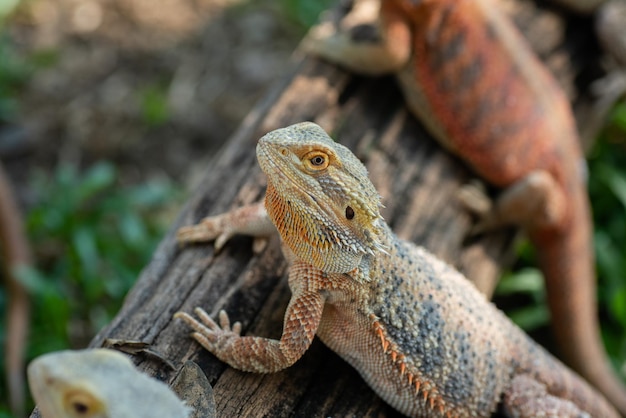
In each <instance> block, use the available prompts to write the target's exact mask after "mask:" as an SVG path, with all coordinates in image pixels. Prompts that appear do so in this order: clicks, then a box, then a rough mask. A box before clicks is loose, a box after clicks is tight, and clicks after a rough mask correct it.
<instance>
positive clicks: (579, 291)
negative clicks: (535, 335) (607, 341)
mask: <svg viewBox="0 0 626 418" xmlns="http://www.w3.org/2000/svg"><path fill="white" fill-rule="evenodd" d="M575 203H576V204H572V207H577V208H580V211H579V212H580V213H578V214H577V215H580V216H573V217H572V221H571V222H570V225H571V226H572V227H567V228H563V229H561V230H560V231H559V232H554V231H550V232H546V231H535V232H531V234H530V235H531V240H532V241H533V242H534V243H535V247H536V248H537V249H538V251H537V252H538V255H539V263H540V264H541V268H542V270H543V273H544V275H545V281H546V288H547V293H548V303H549V306H550V312H551V315H552V326H553V329H554V335H555V337H556V341H557V344H558V346H559V348H560V351H561V352H562V354H563V358H564V360H565V362H566V363H567V364H569V365H570V366H571V367H572V368H573V369H574V370H576V371H577V372H578V373H580V375H581V376H583V377H584V378H585V379H587V380H588V381H589V382H590V383H591V384H592V385H593V386H595V387H596V388H597V389H598V390H599V391H600V392H602V393H603V394H604V396H605V397H606V398H607V399H608V400H609V402H611V403H612V404H613V405H614V406H615V407H616V408H617V409H618V410H619V412H620V414H621V415H622V416H626V386H625V385H624V383H623V382H622V381H621V380H620V378H619V377H618V376H617V374H616V373H615V372H614V371H613V369H612V367H611V365H610V363H609V359H608V357H607V355H606V352H605V349H604V346H603V344H602V338H601V335H600V326H599V322H598V311H597V302H596V282H595V273H594V257H593V248H592V246H591V223H590V222H579V221H578V220H580V219H583V218H584V217H587V218H589V206H588V203H587V201H586V199H579V202H575ZM573 226H575V227H573Z"/></svg>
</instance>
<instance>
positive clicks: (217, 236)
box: [176, 213, 235, 251]
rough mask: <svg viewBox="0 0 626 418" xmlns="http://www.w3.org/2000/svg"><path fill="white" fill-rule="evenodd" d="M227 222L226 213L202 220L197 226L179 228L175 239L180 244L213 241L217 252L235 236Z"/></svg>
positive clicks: (228, 218)
mask: <svg viewBox="0 0 626 418" xmlns="http://www.w3.org/2000/svg"><path fill="white" fill-rule="evenodd" d="M229 220H230V216H229V214H228V213H226V214H222V215H218V216H211V217H208V218H204V219H203V220H202V221H200V223H198V224H197V225H193V226H184V227H182V228H179V229H178V231H177V233H176V239H177V240H178V242H179V243H181V244H184V243H192V242H206V241H213V240H215V250H216V251H219V250H220V249H221V248H222V247H223V246H224V244H226V242H227V241H228V240H229V239H230V238H231V237H232V236H233V235H234V234H235V231H234V230H233V229H232V228H230V227H229V225H230V222H228V221H229Z"/></svg>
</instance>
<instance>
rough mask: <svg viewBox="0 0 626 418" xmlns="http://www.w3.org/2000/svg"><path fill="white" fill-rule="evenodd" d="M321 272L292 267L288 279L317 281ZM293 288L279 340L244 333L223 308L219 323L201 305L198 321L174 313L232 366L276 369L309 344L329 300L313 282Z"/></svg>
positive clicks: (263, 370)
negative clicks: (242, 334)
mask: <svg viewBox="0 0 626 418" xmlns="http://www.w3.org/2000/svg"><path fill="white" fill-rule="evenodd" d="M301 264H302V263H301ZM321 276H322V273H321V272H320V271H319V270H317V269H314V268H312V267H310V266H306V265H303V266H299V267H296V268H292V269H291V270H290V275H289V282H290V283H309V282H311V283H315V282H319V280H320V279H321V278H322V277H321ZM311 287H315V286H311ZM292 291H293V292H294V293H293V295H292V297H291V300H290V301H289V306H288V307H287V311H286V312H285V320H284V324H283V334H282V336H281V338H280V340H273V339H270V338H263V337H249V336H241V335H240V332H241V324H240V323H239V322H236V323H235V324H234V325H233V326H232V328H231V326H230V320H229V319H228V315H227V314H226V312H224V311H220V313H219V322H220V323H219V325H218V324H217V323H216V322H215V321H213V320H212V319H211V317H210V316H209V315H208V314H207V313H206V312H205V311H204V310H202V309H201V308H196V309H195V313H196V315H198V318H199V321H198V320H196V319H195V318H193V317H192V316H191V315H189V314H187V313H184V312H177V313H176V314H175V315H174V317H175V318H180V319H182V320H183V321H185V322H186V323H187V324H188V325H189V326H190V327H191V328H193V330H194V333H193V334H192V336H193V338H194V339H195V340H196V341H198V342H199V343H200V345H202V346H203V347H204V348H206V349H207V350H209V351H210V352H211V353H213V354H214V355H215V356H216V357H217V358H219V359H220V360H221V361H223V362H225V363H228V364H229V365H230V366H231V367H234V368H236V369H239V370H243V371H247V372H256V373H273V372H276V371H278V370H282V369H284V368H286V367H289V366H291V365H292V364H293V363H295V362H296V360H298V359H299V358H300V357H302V355H303V354H304V352H305V351H306V350H307V349H308V348H309V346H310V345H311V342H312V341H313V337H314V336H315V333H316V331H317V328H318V326H319V323H320V320H321V317H322V310H323V308H324V302H325V300H326V297H325V295H324V293H323V292H322V291H320V290H319V289H313V290H311V289H310V286H306V285H305V286H302V287H300V286H298V287H297V288H296V289H293V288H292Z"/></svg>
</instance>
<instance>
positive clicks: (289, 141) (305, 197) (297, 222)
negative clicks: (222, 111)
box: [257, 122, 384, 273]
mask: <svg viewBox="0 0 626 418" xmlns="http://www.w3.org/2000/svg"><path fill="white" fill-rule="evenodd" d="M257 158H258V160H259V164H260V165H261V169H262V170H263V171H264V172H265V174H266V175H267V178H268V187H267V193H266V197H265V206H266V208H267V212H268V214H269V216H270V218H271V220H272V222H273V223H274V224H275V225H276V228H277V229H278V232H279V233H280V236H281V238H282V240H283V242H284V243H285V244H286V245H287V246H288V247H289V249H290V250H291V251H292V252H293V253H294V254H295V255H296V256H297V257H298V258H300V259H301V260H303V261H306V262H308V263H310V264H312V265H313V266H315V267H317V268H319V269H321V270H323V271H326V272H328V273H348V272H350V271H352V270H354V269H356V268H357V267H359V266H361V265H362V262H363V261H364V260H366V259H367V258H368V256H369V255H373V254H375V252H377V251H381V250H382V251H384V247H383V245H382V244H381V243H380V241H379V239H380V235H381V231H382V228H383V225H384V222H383V220H382V217H381V215H380V211H379V209H380V206H381V203H380V196H379V195H378V193H377V192H376V189H375V188H374V185H373V184H372V183H371V181H370V180H369V178H368V176H367V169H366V168H365V166H364V165H363V164H362V163H361V162H360V161H359V160H358V158H356V157H355V156H354V154H352V152H350V150H349V149H348V148H346V147H344V146H343V145H341V144H338V143H336V142H334V141H333V140H332V139H331V138H330V137H329V136H328V135H327V134H326V132H324V130H323V129H322V128H320V127H319V126H318V125H316V124H314V123H311V122H304V123H299V124H296V125H292V126H289V127H287V128H283V129H277V130H275V131H272V132H270V133H268V134H267V135H265V136H264V137H262V138H261V139H260V140H259V143H258V145H257Z"/></svg>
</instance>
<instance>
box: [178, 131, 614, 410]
mask: <svg viewBox="0 0 626 418" xmlns="http://www.w3.org/2000/svg"><path fill="white" fill-rule="evenodd" d="M257 158H258V160H259V164H260V166H261V169H262V170H263V172H264V173H265V174H266V176H267V191H266V195H265V201H264V205H263V204H256V205H251V206H245V207H242V208H239V209H236V210H234V211H232V212H229V213H226V214H223V215H218V216H216V217H210V218H206V219H204V220H203V221H202V222H201V223H200V224H198V225H196V226H191V227H184V228H181V229H180V230H179V234H178V238H179V240H180V241H181V242H197V241H205V240H213V239H217V245H219V246H221V245H223V244H224V243H225V242H226V241H227V240H228V238H229V237H231V236H232V235H233V234H236V233H245V234H249V235H254V236H264V235H267V234H271V233H273V231H274V232H275V231H276V230H278V233H279V235H280V238H281V243H282V248H283V253H284V254H285V257H286V258H287V260H288V261H289V264H290V268H289V287H290V289H291V291H292V297H291V300H290V302H289V305H288V307H287V311H286V313H285V317H284V324H283V334H282V336H281V338H280V340H272V339H268V338H262V337H252V336H241V335H240V334H241V324H240V323H237V322H236V323H234V324H233V325H232V326H231V324H230V320H229V318H228V315H227V314H226V312H224V311H221V312H220V313H219V319H218V321H219V324H218V323H216V322H215V321H214V320H213V319H212V318H211V317H210V316H209V315H208V314H207V313H206V312H205V311H204V310H202V309H200V308H196V309H195V313H196V314H197V315H198V318H199V320H196V319H195V318H194V317H192V316H191V315H189V314H187V313H184V312H178V313H176V315H175V317H177V318H181V319H183V320H184V321H185V322H186V323H187V324H188V325H189V326H191V328H193V330H194V333H193V334H192V335H193V337H194V338H195V339H196V340H197V341H198V342H199V343H200V344H201V345H202V346H203V347H205V348H206V349H207V350H209V351H210V352H211V353H213V354H214V355H216V356H217V357H218V358H219V359H220V360H222V361H224V362H226V363H228V364H229V365H231V366H232V367H234V368H237V369H240V370H244V371H249V372H258V373H271V372H276V371H279V370H281V369H284V368H286V367H288V366H290V365H292V364H293V363H294V362H295V361H297V360H298V359H299V358H300V357H301V356H302V355H303V354H304V352H305V351H306V350H307V349H308V347H309V345H310V344H311V342H312V340H313V337H314V336H315V335H317V336H319V338H320V339H321V340H322V342H324V343H325V344H326V345H327V346H328V347H330V348H331V349H332V350H333V351H335V352H337V353H338V354H339V355H340V356H341V357H342V358H343V359H345V360H346V361H347V362H348V363H350V364H351V365H352V366H354V367H355V368H356V369H357V370H358V371H359V373H360V374H361V376H363V378H364V379H365V380H366V381H367V382H368V384H369V385H370V386H371V387H372V388H373V389H374V390H375V391H376V392H377V393H378V394H379V395H380V396H381V397H382V398H383V399H384V400H385V401H386V402H388V403H389V404H390V405H391V406H393V407H394V408H396V409H397V410H398V411H400V412H402V413H404V414H406V415H409V416H446V417H453V416H456V417H470V416H471V417H486V416H489V415H490V414H491V413H492V412H494V411H496V409H497V408H498V405H499V404H501V405H502V407H503V409H504V410H505V411H506V412H508V413H510V414H511V415H512V416H519V417H530V416H561V417H574V416H577V417H582V416H594V417H617V416H618V415H617V412H616V411H614V410H613V409H612V407H611V406H610V405H609V404H608V403H607V401H606V400H605V399H604V398H603V397H602V395H600V394H598V393H596V392H595V391H594V389H592V388H591V387H590V386H588V385H587V383H585V382H584V381H583V380H582V379H581V378H579V377H578V376H577V375H575V374H574V373H573V372H571V371H570V370H569V369H567V368H566V367H565V366H563V365H562V364H561V363H560V362H559V361H558V360H556V359H555V358H553V357H552V356H551V355H550V354H548V353H547V352H546V351H545V350H543V349H542V348H541V347H540V346H538V345H537V344H536V343H534V342H533V341H532V340H531V339H530V338H529V337H527V336H526V335H525V334H524V333H523V332H522V331H521V330H520V329H519V328H518V327H517V326H515V325H514V324H513V323H512V322H511V321H510V320H509V319H508V318H507V317H506V316H505V315H503V314H502V313H501V312H500V311H498V310H497V309H496V308H495V307H494V306H493V305H492V304H491V303H489V302H488V301H487V300H486V299H485V297H484V295H482V294H481V293H479V292H478V290H477V289H476V288H475V287H474V286H473V285H472V284H471V283H470V282H469V281H468V280H467V279H465V278H464V277H463V276H462V275H461V274H460V273H458V272H457V271H455V270H454V269H453V268H452V267H450V266H448V265H446V264H445V263H444V262H442V261H440V260H439V259H437V258H435V257H434V256H433V255H431V254H430V253H428V252H427V251H426V250H424V249H423V248H420V247H417V246H415V245H413V244H412V243H409V242H406V241H402V240H400V239H399V238H397V237H396V235H395V234H394V233H393V232H392V231H391V230H390V229H389V227H388V226H387V224H386V223H385V222H384V220H383V219H382V217H381V215H380V212H379V208H380V206H381V201H380V196H379V195H378V193H377V192H376V190H375V188H374V186H373V184H372V183H371V181H370V180H369V178H368V176H367V170H366V168H365V167H364V166H363V164H362V163H361V162H360V161H359V160H358V159H357V158H356V157H355V156H354V154H352V153H351V152H350V150H348V149H347V148H346V147H344V146H342V145H340V144H338V143H335V142H334V141H333V140H332V139H331V138H330V137H329V136H328V135H327V134H326V133H325V132H324V131H323V130H322V129H321V128H320V127H319V126H317V125H315V124H313V123H310V122H305V123H301V124H297V125H293V126H290V127H287V128H283V129H278V130H276V131H273V132H270V133H268V134H266V135H265V136H264V137H262V138H261V139H260V140H259V142H258V145H257Z"/></svg>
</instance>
